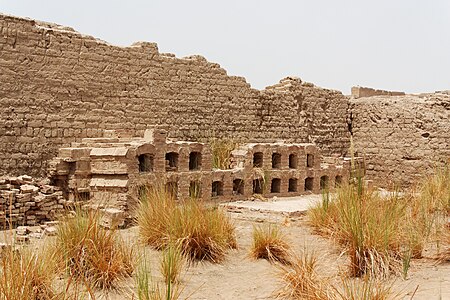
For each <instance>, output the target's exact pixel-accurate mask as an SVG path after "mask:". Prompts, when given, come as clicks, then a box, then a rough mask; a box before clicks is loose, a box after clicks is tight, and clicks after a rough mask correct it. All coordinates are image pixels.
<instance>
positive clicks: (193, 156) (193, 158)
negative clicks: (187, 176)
mask: <svg viewBox="0 0 450 300" xmlns="http://www.w3.org/2000/svg"><path fill="white" fill-rule="evenodd" d="M201 166H202V154H201V153H200V152H191V153H190V154H189V170H190V171H195V170H200V168H201Z"/></svg>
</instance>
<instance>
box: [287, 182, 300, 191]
mask: <svg viewBox="0 0 450 300" xmlns="http://www.w3.org/2000/svg"><path fill="white" fill-rule="evenodd" d="M297 190H298V179H297V178H290V179H289V186H288V192H290V193H295V192H297Z"/></svg>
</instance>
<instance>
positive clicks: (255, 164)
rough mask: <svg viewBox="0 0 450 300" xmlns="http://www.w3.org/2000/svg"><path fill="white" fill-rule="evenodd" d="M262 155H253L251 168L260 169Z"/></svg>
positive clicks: (260, 153) (262, 159)
mask: <svg viewBox="0 0 450 300" xmlns="http://www.w3.org/2000/svg"><path fill="white" fill-rule="evenodd" d="M263 161H264V155H263V153H262V152H255V153H253V168H262V166H263Z"/></svg>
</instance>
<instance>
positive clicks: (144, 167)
mask: <svg viewBox="0 0 450 300" xmlns="http://www.w3.org/2000/svg"><path fill="white" fill-rule="evenodd" d="M138 160H139V172H140V173H145V172H152V171H153V155H151V154H141V155H139V156H138Z"/></svg>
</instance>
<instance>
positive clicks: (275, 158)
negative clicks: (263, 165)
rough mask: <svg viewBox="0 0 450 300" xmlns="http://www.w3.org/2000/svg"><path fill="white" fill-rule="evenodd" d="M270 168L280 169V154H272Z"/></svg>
mask: <svg viewBox="0 0 450 300" xmlns="http://www.w3.org/2000/svg"><path fill="white" fill-rule="evenodd" d="M272 169H281V154H280V153H274V154H272Z"/></svg>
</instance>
